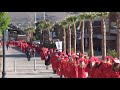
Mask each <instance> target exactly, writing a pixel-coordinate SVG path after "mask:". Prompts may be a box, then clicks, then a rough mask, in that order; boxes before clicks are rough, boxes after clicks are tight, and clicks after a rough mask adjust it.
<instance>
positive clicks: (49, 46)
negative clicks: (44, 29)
mask: <svg viewBox="0 0 120 90" xmlns="http://www.w3.org/2000/svg"><path fill="white" fill-rule="evenodd" d="M48 47H49V48H50V30H48Z"/></svg>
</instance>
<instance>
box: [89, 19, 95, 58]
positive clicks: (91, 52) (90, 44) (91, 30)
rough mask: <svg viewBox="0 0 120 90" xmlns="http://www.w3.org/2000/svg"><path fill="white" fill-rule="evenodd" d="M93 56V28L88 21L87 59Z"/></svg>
mask: <svg viewBox="0 0 120 90" xmlns="http://www.w3.org/2000/svg"><path fill="white" fill-rule="evenodd" d="M93 55H94V54H93V28H92V21H91V20H89V58H91V57H92V56H93Z"/></svg>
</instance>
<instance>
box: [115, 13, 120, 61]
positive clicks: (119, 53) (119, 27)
mask: <svg viewBox="0 0 120 90" xmlns="http://www.w3.org/2000/svg"><path fill="white" fill-rule="evenodd" d="M115 14H116V17H117V58H118V59H120V12H116V13H115Z"/></svg>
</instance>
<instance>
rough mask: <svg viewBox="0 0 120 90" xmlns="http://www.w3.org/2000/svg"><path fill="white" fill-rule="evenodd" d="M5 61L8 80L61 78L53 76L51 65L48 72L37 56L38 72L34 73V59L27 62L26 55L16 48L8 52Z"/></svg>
mask: <svg viewBox="0 0 120 90" xmlns="http://www.w3.org/2000/svg"><path fill="white" fill-rule="evenodd" d="M5 61H6V66H5V70H6V78H59V76H57V75H56V74H53V71H52V67H51V65H50V66H49V69H48V70H46V66H45V65H44V61H42V60H40V57H39V56H38V55H36V71H34V58H32V59H31V61H27V58H26V56H25V54H24V53H22V52H21V51H20V50H19V49H18V48H16V47H11V48H9V50H8V51H7V50H6V59H5ZM1 71H2V66H1ZM0 76H1V75H0Z"/></svg>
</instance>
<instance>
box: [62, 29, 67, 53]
mask: <svg viewBox="0 0 120 90" xmlns="http://www.w3.org/2000/svg"><path fill="white" fill-rule="evenodd" d="M63 51H64V52H65V53H66V32H65V29H63Z"/></svg>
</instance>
